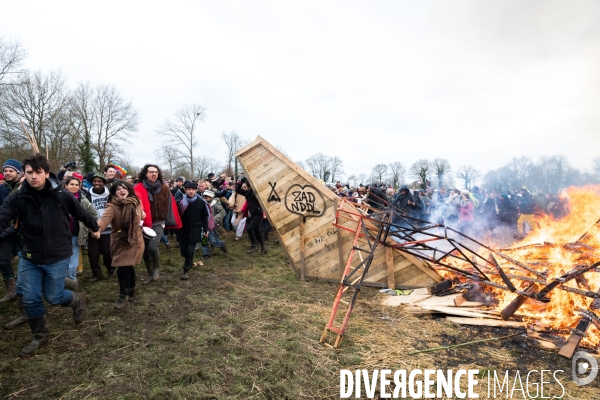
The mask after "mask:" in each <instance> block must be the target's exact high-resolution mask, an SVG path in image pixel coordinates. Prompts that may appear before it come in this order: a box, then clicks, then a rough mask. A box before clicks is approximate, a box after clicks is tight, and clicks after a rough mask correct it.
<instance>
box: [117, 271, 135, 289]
mask: <svg viewBox="0 0 600 400" xmlns="http://www.w3.org/2000/svg"><path fill="white" fill-rule="evenodd" d="M117 278H118V279H119V294H120V295H121V296H129V294H130V293H131V291H132V290H133V289H135V269H134V268H133V267H118V268H117Z"/></svg>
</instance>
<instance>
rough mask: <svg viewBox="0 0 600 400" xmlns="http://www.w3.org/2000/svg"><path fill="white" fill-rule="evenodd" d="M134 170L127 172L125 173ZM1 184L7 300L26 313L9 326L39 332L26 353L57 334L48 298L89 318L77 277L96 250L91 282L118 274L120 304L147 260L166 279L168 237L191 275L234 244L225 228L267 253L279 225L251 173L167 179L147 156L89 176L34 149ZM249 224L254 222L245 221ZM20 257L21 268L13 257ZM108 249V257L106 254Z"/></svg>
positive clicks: (78, 317)
mask: <svg viewBox="0 0 600 400" xmlns="http://www.w3.org/2000/svg"><path fill="white" fill-rule="evenodd" d="M124 172H125V173H124ZM1 177H2V179H3V183H2V184H0V270H1V272H2V278H3V281H4V286H5V289H6V293H5V295H4V297H3V298H2V299H0V302H8V301H15V302H16V304H17V309H18V316H17V318H16V319H15V320H13V321H11V322H9V323H7V324H6V325H5V326H4V328H5V329H12V328H14V327H17V326H20V325H22V324H25V323H29V326H30V328H31V332H32V334H33V340H32V341H31V342H30V343H29V344H27V345H26V346H25V347H23V349H22V350H21V352H20V354H19V355H20V356H22V357H27V356H30V355H32V354H34V352H35V350H37V349H38V348H39V347H41V346H43V345H44V344H46V343H47V342H48V340H49V329H50V325H49V321H48V317H47V313H46V308H45V306H44V300H45V301H46V302H47V303H49V304H51V305H61V306H65V307H71V308H72V309H73V320H74V321H75V323H77V324H78V323H81V322H82V321H83V320H84V319H85V318H86V316H87V308H86V304H85V295H84V294H83V293H82V291H81V289H80V285H79V281H78V278H79V276H80V275H81V274H82V273H83V262H82V258H83V256H82V255H83V252H82V249H83V248H87V254H88V258H89V265H90V270H91V276H90V279H89V281H90V282H97V281H100V280H103V279H104V274H103V267H102V266H104V269H105V270H106V274H107V276H108V277H115V276H116V278H117V279H118V282H119V295H118V298H117V301H116V303H115V304H114V308H115V309H116V310H121V309H123V308H124V307H125V306H126V305H127V304H128V302H132V301H135V299H136V293H137V291H138V287H137V278H136V272H135V268H134V267H135V266H136V265H138V264H140V263H141V261H142V260H143V261H144V265H145V267H146V270H147V272H148V277H147V278H146V279H145V280H144V281H143V282H142V283H143V284H144V285H148V284H151V283H153V282H157V281H158V280H159V278H160V247H159V244H160V242H161V241H162V242H164V244H165V248H166V249H167V251H170V250H171V243H170V241H169V238H171V239H172V238H173V237H174V236H176V237H177V242H178V244H179V248H180V254H181V256H182V258H183V265H182V275H181V279H182V280H188V279H190V270H191V269H192V267H193V266H194V265H195V264H196V263H194V255H195V252H196V251H199V250H200V249H202V257H203V258H205V259H207V258H209V257H211V251H222V252H224V253H226V252H227V245H226V243H225V241H224V240H222V239H221V237H220V235H221V234H222V232H223V231H230V232H235V240H240V238H241V237H242V235H243V232H244V231H246V232H248V238H249V240H250V248H249V249H248V253H249V254H252V253H254V252H256V251H258V250H259V246H260V254H266V253H267V247H266V238H267V237H268V232H269V231H270V226H269V224H268V221H267V219H266V217H265V214H264V213H263V210H262V208H261V206H260V202H259V201H258V198H257V197H256V195H255V194H254V192H253V190H252V187H251V185H250V183H249V182H248V180H247V179H246V178H245V177H244V176H243V173H242V174H241V176H240V177H239V179H236V180H233V179H227V177H226V176H225V175H224V174H222V175H219V176H216V175H215V174H214V173H210V174H208V176H207V177H206V178H205V179H198V180H196V181H191V180H186V179H185V178H184V177H178V178H177V179H175V180H174V181H172V182H170V181H168V180H166V179H164V177H163V175H162V172H161V169H160V167H159V166H158V165H156V164H146V165H144V167H143V168H142V169H141V171H140V173H139V175H138V176H137V177H133V176H129V175H126V171H124V169H123V168H122V167H120V166H115V165H112V164H108V165H106V166H105V167H104V169H103V172H102V173H96V172H89V173H87V174H86V175H85V177H84V176H83V175H82V173H81V172H78V171H77V165H76V163H74V162H69V163H67V164H65V165H64V167H63V168H61V170H60V171H58V173H57V174H56V175H55V174H54V173H53V172H51V171H50V164H49V162H48V160H47V159H46V157H44V156H43V155H40V154H35V155H33V156H30V157H28V158H26V159H25V160H23V162H19V161H17V160H14V159H9V160H7V161H6V162H5V163H4V164H3V168H2V176H1ZM246 222H247V223H246ZM15 256H18V260H19V261H18V265H17V268H16V271H15V269H14V268H13V266H12V260H13V258H14V257H15ZM101 256H102V262H101V260H100V258H101Z"/></svg>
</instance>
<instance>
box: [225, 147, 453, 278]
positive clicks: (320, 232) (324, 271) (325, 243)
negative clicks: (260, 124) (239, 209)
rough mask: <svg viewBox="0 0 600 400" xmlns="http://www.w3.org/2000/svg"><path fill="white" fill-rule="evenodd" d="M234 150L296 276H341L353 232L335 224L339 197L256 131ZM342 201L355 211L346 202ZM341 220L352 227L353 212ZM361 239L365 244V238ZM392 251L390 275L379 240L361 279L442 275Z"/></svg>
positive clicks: (355, 262) (394, 250) (357, 261)
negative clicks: (373, 255)
mask: <svg viewBox="0 0 600 400" xmlns="http://www.w3.org/2000/svg"><path fill="white" fill-rule="evenodd" d="M236 156H237V157H238V159H239V161H240V164H241V165H242V168H243V169H244V171H245V172H246V176H247V178H248V180H249V181H250V184H251V185H252V188H253V190H254V191H255V193H257V195H258V198H259V201H260V203H261V205H262V208H263V210H265V211H266V214H267V217H268V219H269V221H270V223H271V226H272V227H273V229H275V230H276V231H277V233H278V234H279V236H280V237H281V240H282V244H283V246H284V247H285V248H286V250H287V252H288V255H289V257H290V259H291V261H292V262H293V263H294V267H295V269H296V270H297V271H298V272H299V275H300V277H302V278H305V277H306V278H319V279H327V280H334V281H335V280H339V279H340V278H341V276H342V274H343V269H344V267H345V264H346V261H347V257H348V255H349V254H350V251H351V249H352V244H353V240H354V234H353V233H351V232H348V231H345V230H343V229H338V228H337V227H336V226H334V225H333V222H334V221H335V214H336V209H337V207H338V203H339V198H338V197H337V196H336V195H335V194H334V193H333V192H331V191H330V190H329V189H327V188H326V187H325V186H323V185H322V184H321V183H320V182H319V181H318V180H317V179H315V178H314V177H313V176H311V175H310V174H308V173H307V172H306V171H304V170H303V169H302V168H300V167H299V166H298V165H296V164H295V163H294V162H293V161H291V160H290V159H288V158H287V157H286V156H285V155H283V154H282V153H281V152H279V151H278V150H277V149H275V148H274V147H273V146H271V145H270V144H269V143H268V142H267V141H265V140H264V139H262V138H261V137H260V136H258V137H257V138H256V140H254V141H253V142H252V143H250V144H248V145H247V146H245V147H243V148H242V149H240V150H238V151H237V152H236ZM345 207H348V209H349V210H350V211H353V212H358V211H357V210H356V208H355V207H353V206H352V205H350V204H348V203H345ZM339 222H340V223H341V224H343V225H344V226H348V227H349V228H350V229H352V230H354V229H355V228H356V221H355V220H353V219H352V218H345V220H340V221H339ZM363 245H364V246H365V247H366V243H364V242H363ZM388 252H389V251H388ZM357 253H358V252H357ZM360 253H361V254H359V255H356V256H355V258H354V260H353V263H352V264H353V265H358V263H359V262H360V261H361V260H360V256H361V255H362V256H363V257H365V256H366V254H365V253H364V252H360ZM392 255H393V257H392V259H393V264H394V265H393V274H394V276H393V279H391V278H392V277H390V276H389V273H388V270H389V266H388V263H389V262H388V263H386V247H384V246H379V247H378V249H377V250H376V253H375V258H374V260H373V262H372V263H371V267H370V270H369V273H368V274H367V276H366V279H365V284H367V285H369V284H371V285H375V286H381V285H382V284H383V285H384V286H387V284H388V282H391V281H393V282H394V283H395V286H396V287H397V288H409V287H427V286H431V285H432V284H434V283H436V282H440V281H441V280H442V279H441V277H440V276H439V275H438V274H437V273H436V272H435V271H434V270H433V269H431V268H430V267H429V266H428V265H426V264H424V263H423V262H421V261H420V260H418V259H416V258H413V257H410V258H411V259H409V258H407V256H408V255H406V254H404V253H401V252H400V251H398V250H397V249H393V251H392ZM389 258H390V254H388V260H389Z"/></svg>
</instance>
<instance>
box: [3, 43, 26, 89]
mask: <svg viewBox="0 0 600 400" xmlns="http://www.w3.org/2000/svg"><path fill="white" fill-rule="evenodd" d="M26 55H27V53H26V52H25V50H23V48H22V47H21V44H20V43H19V42H16V41H11V40H9V39H7V38H5V37H4V36H2V35H0V86H2V85H6V84H7V80H8V78H9V77H10V76H15V75H18V74H19V73H20V72H21V71H20V70H19V67H20V66H21V63H22V62H23V60H24V59H25V56H26Z"/></svg>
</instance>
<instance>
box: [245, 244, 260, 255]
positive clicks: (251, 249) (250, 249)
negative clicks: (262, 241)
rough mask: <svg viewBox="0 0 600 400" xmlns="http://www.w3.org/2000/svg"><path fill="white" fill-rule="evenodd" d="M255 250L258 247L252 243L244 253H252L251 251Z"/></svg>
mask: <svg viewBox="0 0 600 400" xmlns="http://www.w3.org/2000/svg"><path fill="white" fill-rule="evenodd" d="M257 250H258V247H256V245H255V244H253V245H252V247H250V248H249V249H248V251H247V252H246V253H248V254H252V253H254V252H256V251H257Z"/></svg>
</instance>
